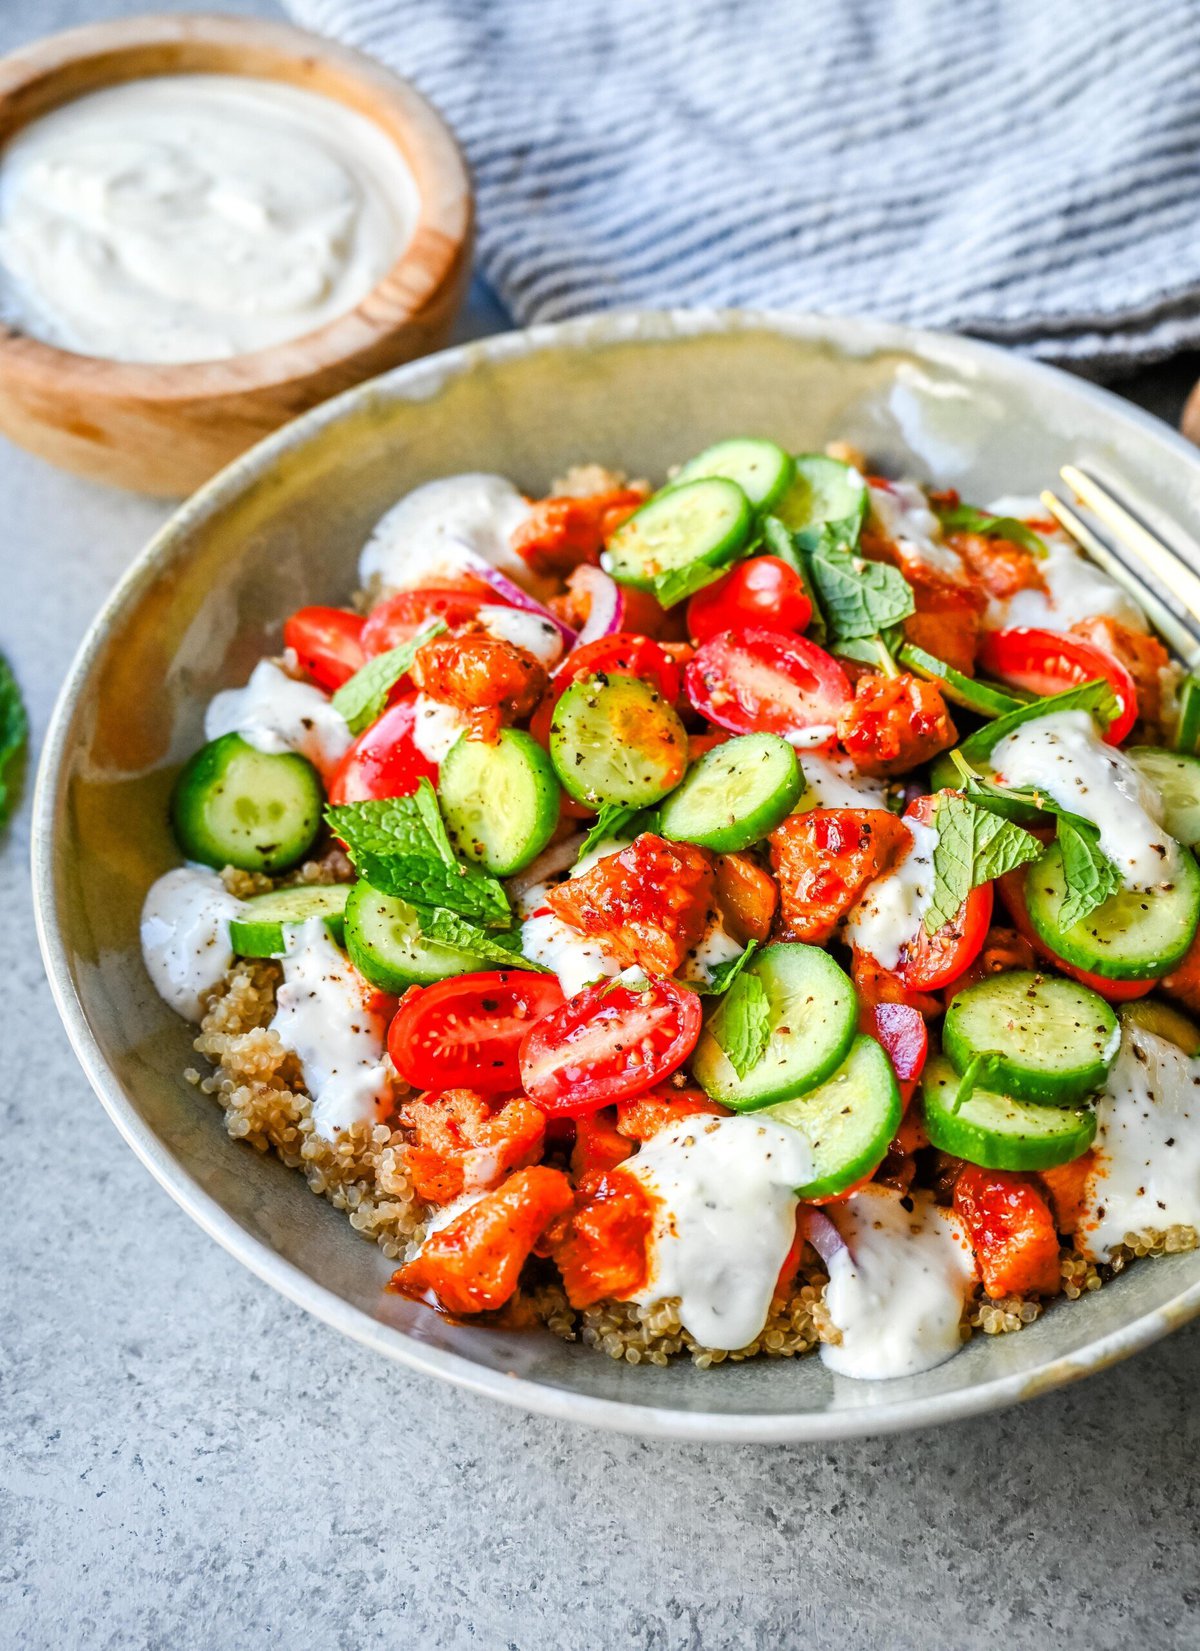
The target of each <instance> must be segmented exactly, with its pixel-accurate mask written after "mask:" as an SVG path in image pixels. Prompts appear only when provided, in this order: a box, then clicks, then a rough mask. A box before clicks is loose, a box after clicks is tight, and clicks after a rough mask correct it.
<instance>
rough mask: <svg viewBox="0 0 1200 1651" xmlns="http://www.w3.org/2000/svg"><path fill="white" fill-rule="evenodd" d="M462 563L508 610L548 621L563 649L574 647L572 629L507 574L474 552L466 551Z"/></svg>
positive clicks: (575, 634) (574, 637)
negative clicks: (534, 615) (558, 636)
mask: <svg viewBox="0 0 1200 1651" xmlns="http://www.w3.org/2000/svg"><path fill="white" fill-rule="evenodd" d="M463 562H464V564H465V565H466V566H467V567H468V568H469V570H470V572H471V573H472V574H474V576H475V577H476V578H477V579H482V580H483V581H484V583H485V584H488V585H490V586H491V587H492V589H493V590H494V591H495V592H496V595H497V596H499V597H500V599H501V601H503V602H507V603H508V605H509V607H510V608H523V609H524V610H525V612H526V613H536V614H537V616H538V618H539V619H548V620H549V621H550V623H551V624H552V625H553V626H554V628H555V630H556V631H557V632H558V634H559V635H560V636H561V637H562V640H563V647H564V648H573V647H574V646H575V643H576V641H577V640H578V636H577V633H576V632H575V631H574V630H573V629H572V627H571V626H570V625H568V624H565V623H564V621H563V620H561V619H560V618H559V617H558V615H557V614H556V613H552V612H551V610H550V609H549V608H548V607H547V606H546V605H545V603H544V602H539V601H538V599H537V597H536V596H530V594H529V592H528V591H525V590H522V589H521V587H520V585H516V584H514V583H513V581H512V580H511V579H510V578H509V577H508V576H507V574H503V573H501V572H500V569H499V568H494V567H493V566H492V564H491V563H490V562H487V561H485V560H484V558H483V557H482V556H478V555H476V554H475V552H474V551H466V552H465V554H464V556H463Z"/></svg>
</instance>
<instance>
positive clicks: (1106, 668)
mask: <svg viewBox="0 0 1200 1651" xmlns="http://www.w3.org/2000/svg"><path fill="white" fill-rule="evenodd" d="M979 663H980V665H981V666H982V667H983V669H984V670H985V671H987V672H988V673H989V674H990V675H991V676H997V677H999V678H1000V680H1001V681H1002V682H1012V683H1014V684H1015V685H1016V686H1017V687H1018V688H1028V689H1029V691H1030V693H1034V694H1061V693H1062V692H1063V690H1064V689H1065V688H1074V687H1077V686H1078V685H1079V683H1081V682H1094V681H1095V680H1096V679H1097V677H1102V678H1103V679H1104V680H1105V681H1106V682H1108V683H1109V684H1110V685H1111V687H1112V691H1113V693H1114V694H1116V696H1117V699H1118V700H1119V701H1120V704H1121V710H1120V713H1119V714H1118V716H1117V719H1116V721H1115V722H1114V723H1113V724H1112V726H1111V727H1110V728H1109V730H1108V732H1107V734H1105V736H1104V737H1105V739H1106V740H1107V741H1108V743H1109V744H1110V745H1120V743H1121V741H1122V740H1123V739H1124V738H1125V736H1126V734H1128V732H1129V730H1130V729H1131V728H1132V727H1133V725H1134V723H1135V722H1136V721H1137V714H1138V703H1137V688H1136V687H1135V685H1134V681H1133V678H1132V677H1131V676H1130V674H1129V672H1128V671H1127V670H1126V669H1125V667H1124V665H1122V664H1121V662H1120V660H1118V659H1114V658H1113V656H1112V655H1111V654H1106V653H1105V652H1104V650H1103V648H1097V647H1095V646H1093V644H1092V643H1090V642H1081V641H1079V640H1077V638H1075V637H1073V636H1057V635H1056V634H1055V633H1054V632H1053V631H1036V630H1031V629H1030V628H1029V627H1027V626H1024V625H1022V626H1018V627H1017V628H1016V629H1015V630H1011V631H990V632H989V633H988V634H987V635H985V636H984V637H983V639H982V641H981V643H980V647H979Z"/></svg>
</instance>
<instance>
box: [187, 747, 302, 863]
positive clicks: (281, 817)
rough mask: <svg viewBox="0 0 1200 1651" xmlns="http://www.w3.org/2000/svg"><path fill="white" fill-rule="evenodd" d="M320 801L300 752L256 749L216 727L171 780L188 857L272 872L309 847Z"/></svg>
mask: <svg viewBox="0 0 1200 1651" xmlns="http://www.w3.org/2000/svg"><path fill="white" fill-rule="evenodd" d="M324 805H325V793H324V791H323V790H322V788H321V781H320V777H319V776H318V774H317V771H316V769H315V768H314V767H313V765H312V763H310V762H309V761H308V759H307V758H306V757H301V756H298V755H297V754H296V753H295V752H294V751H285V752H282V753H280V754H279V755H274V754H271V753H268V752H266V751H258V750H256V749H255V747H254V746H253V745H249V744H247V742H246V741H245V740H244V739H243V738H242V736H241V735H240V734H222V736H221V738H220V739H216V740H210V741H209V743H208V744H207V745H203V746H201V748H200V750H199V751H197V752H196V755H195V756H194V757H193V758H192V759H191V761H190V762H189V763H187V764H186V766H185V767H184V769H183V772H182V773H181V774H180V776H179V778H178V779H177V780H176V782H175V789H174V791H173V792H172V794H171V825H172V827H173V828H174V831H175V836H176V838H177V839H178V841H179V846H180V848H181V849H182V850H183V852H184V854H185V855H186V856H187V858H188V859H189V860H199V861H200V862H201V863H202V864H203V865H206V866H216V867H217V868H218V869H220V867H221V866H237V867H238V868H239V870H241V871H265V872H267V873H270V874H273V873H275V872H278V871H286V870H287V869H288V867H289V866H294V865H295V864H296V863H297V861H299V860H302V859H303V858H304V856H305V855H306V854H307V853H308V851H309V849H310V848H311V847H312V845H313V841H314V839H315V838H316V835H317V832H318V830H319V829H320V825H321V810H322V809H323V807H324Z"/></svg>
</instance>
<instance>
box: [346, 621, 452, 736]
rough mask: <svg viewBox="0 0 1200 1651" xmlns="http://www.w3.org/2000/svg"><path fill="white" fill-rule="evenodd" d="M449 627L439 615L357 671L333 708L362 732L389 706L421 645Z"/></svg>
mask: <svg viewBox="0 0 1200 1651" xmlns="http://www.w3.org/2000/svg"><path fill="white" fill-rule="evenodd" d="M445 629H446V621H445V620H444V619H435V620H434V621H433V622H432V624H429V625H426V627H425V629H424V630H423V631H421V632H420V633H419V635H417V636H414V637H412V638H410V640H409V641H407V642H402V643H401V644H400V646H399V647H398V648H389V649H388V651H387V653H385V654H376V655H375V657H374V658H373V659H368V660H367V663H366V664H365V665H363V666H362V667H361V668H360V669H359V670H357V671H355V673H354V675H353V676H352V677H351V678H350V680H349V682H343V684H342V686H341V687H340V688H339V689H338V691H337V693H336V694H334V696H333V701H332V704H333V708H334V710H335V711H338V712H340V713H341V715H342V716H344V717H345V719H346V724H347V726H348V728H349V729H350V732H351V733H352V734H361V733H362V731H363V729H364V728H369V727H370V726H371V724H372V723H373V722H378V721H379V718H380V717H381V716H382V715H383V713H384V711H385V710H386V709H387V697H388V694H389V693H390V692H391V691H392V689H393V688H394V687H395V686H396V684H397V682H399V680H400V678H401V677H402V676H404V675H405V674H406V673H407V672H408V671H409V670H410V669H411V668H412V662H413V660H414V659H415V658H416V657H417V650H418V648H423V647H424V646H425V644H426V642H430V641H432V640H433V638H434V637H435V636H440V635H441V633H442V632H443V631H444V630H445Z"/></svg>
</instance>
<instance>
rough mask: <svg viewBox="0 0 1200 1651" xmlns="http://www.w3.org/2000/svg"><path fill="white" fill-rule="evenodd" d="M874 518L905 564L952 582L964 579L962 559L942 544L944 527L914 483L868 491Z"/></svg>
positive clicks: (894, 484)
mask: <svg viewBox="0 0 1200 1651" xmlns="http://www.w3.org/2000/svg"><path fill="white" fill-rule="evenodd" d="M867 492H868V493H869V495H870V500H871V514H872V515H873V516H874V517H875V520H876V521H877V523H878V524H879V526H880V527H881V528H882V529H883V531H884V533H886V534H887V536H888V538H889V539H891V540H892V542H893V544H895V546H896V548H897V550H899V552H900V554H901V556H902V557H903V558H904V560H905V561H906V562H917V563H920V565H921V566H922V567H929V568H934V569H936V571H937V572H938V573H944V574H946V575H947V576H948V577H949V578H951V579H957V580H962V579H964V578H965V572H964V569H963V560H962V557H961V556H960V555H959V554H958V552H957V551H956V550H952V549H951V547H950V546H949V545H947V544H945V543H943V540H942V524H941V522H939V521H938V519H937V517H936V516H935V515H934V513H933V511H932V510H930V508H929V500H928V499H927V498H926V497H925V494H924V493H923V492H922V490H921V489H920V488H919V487H918V486H917V484H916V483H915V482H892V483H891V484H890V485H889V486H888V487H868V489H867Z"/></svg>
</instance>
